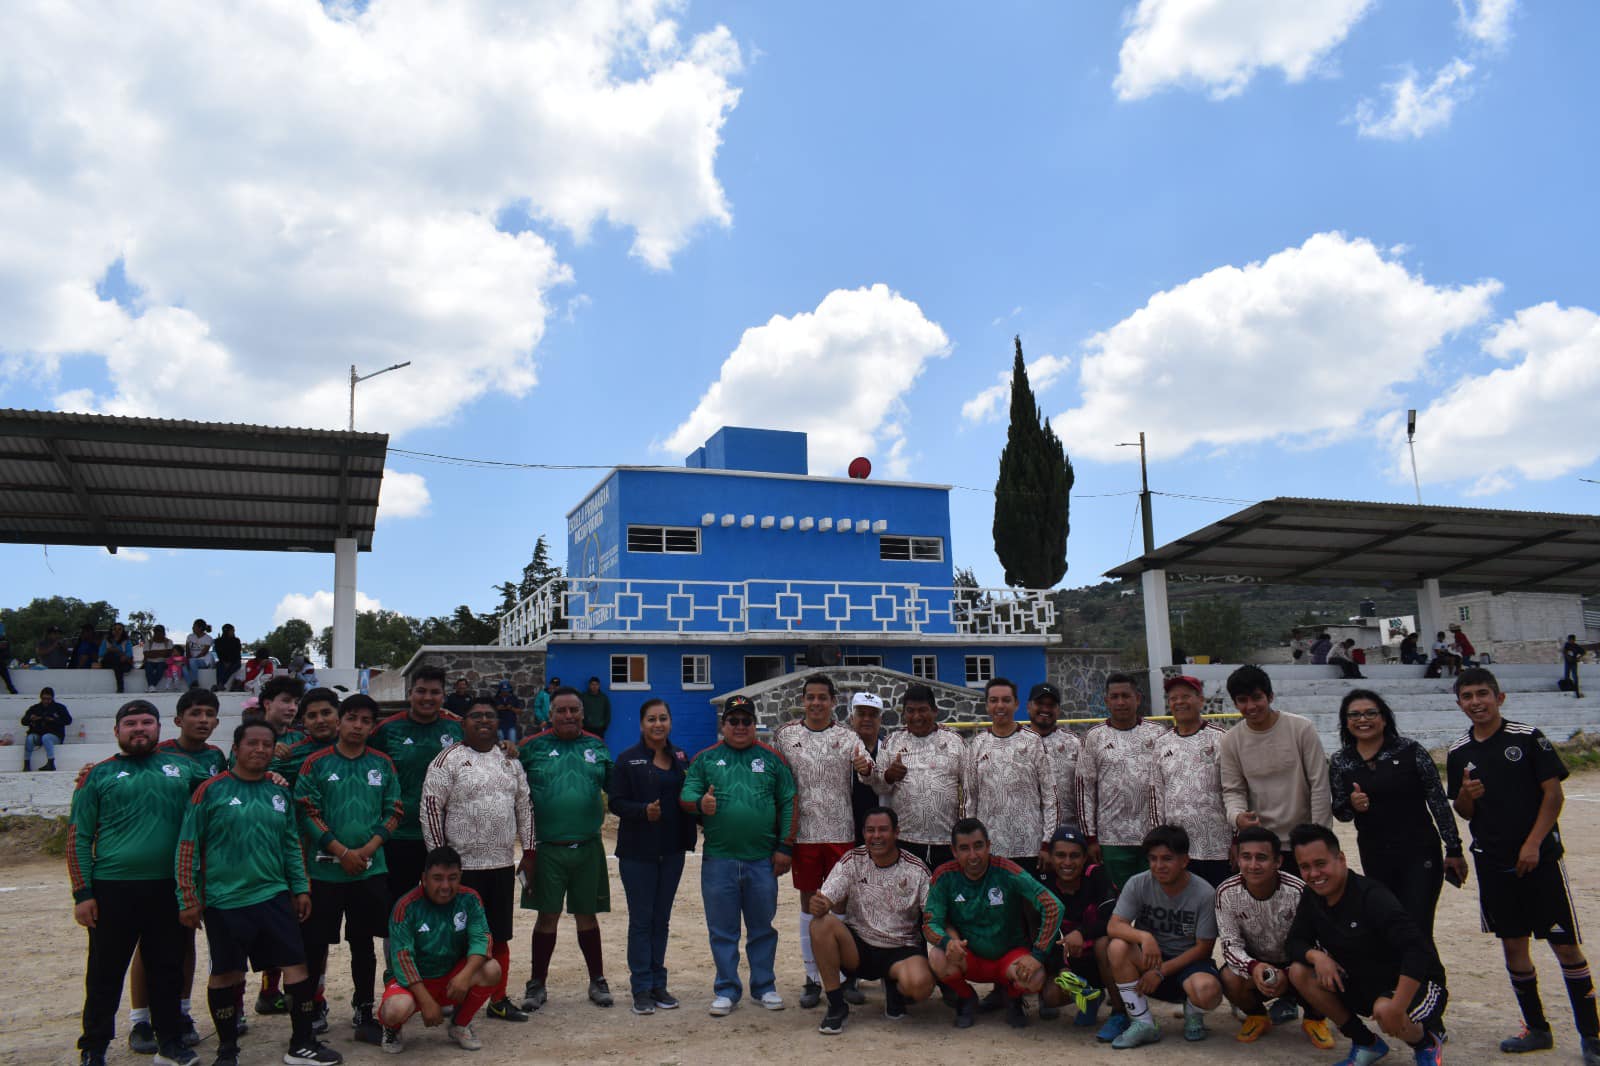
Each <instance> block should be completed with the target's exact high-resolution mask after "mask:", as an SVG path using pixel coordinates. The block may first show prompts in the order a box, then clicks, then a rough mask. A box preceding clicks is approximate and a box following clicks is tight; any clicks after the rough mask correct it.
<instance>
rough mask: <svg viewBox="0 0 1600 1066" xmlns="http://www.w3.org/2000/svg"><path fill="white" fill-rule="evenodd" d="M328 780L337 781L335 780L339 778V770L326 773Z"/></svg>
mask: <svg viewBox="0 0 1600 1066" xmlns="http://www.w3.org/2000/svg"><path fill="white" fill-rule="evenodd" d="M328 780H329V781H337V780H339V771H337V770H335V771H334V772H333V773H331V774H329V775H328Z"/></svg>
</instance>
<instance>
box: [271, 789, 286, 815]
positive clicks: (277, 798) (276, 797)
mask: <svg viewBox="0 0 1600 1066" xmlns="http://www.w3.org/2000/svg"><path fill="white" fill-rule="evenodd" d="M272 809H273V810H275V811H277V812H278V813H279V814H282V813H283V812H285V811H287V810H288V809H289V801H288V800H286V799H284V798H283V793H282V792H275V793H273V796H272Z"/></svg>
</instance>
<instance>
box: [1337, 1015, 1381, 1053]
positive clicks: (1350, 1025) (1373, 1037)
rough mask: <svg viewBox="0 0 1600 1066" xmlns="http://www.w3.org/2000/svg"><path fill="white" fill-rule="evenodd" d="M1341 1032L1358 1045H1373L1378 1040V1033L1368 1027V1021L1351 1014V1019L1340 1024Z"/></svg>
mask: <svg viewBox="0 0 1600 1066" xmlns="http://www.w3.org/2000/svg"><path fill="white" fill-rule="evenodd" d="M1339 1032H1341V1033H1343V1034H1344V1035H1345V1036H1347V1037H1349V1038H1350V1042H1351V1043H1352V1044H1354V1045H1356V1046H1357V1047H1371V1046H1372V1045H1373V1044H1376V1043H1377V1042H1378V1035H1377V1034H1376V1033H1374V1032H1373V1031H1372V1030H1371V1029H1368V1028H1367V1023H1366V1022H1364V1021H1362V1020H1361V1019H1360V1018H1358V1017H1356V1016H1355V1015H1354V1014H1352V1015H1350V1020H1349V1021H1347V1022H1345V1023H1344V1024H1343V1025H1341V1026H1339Z"/></svg>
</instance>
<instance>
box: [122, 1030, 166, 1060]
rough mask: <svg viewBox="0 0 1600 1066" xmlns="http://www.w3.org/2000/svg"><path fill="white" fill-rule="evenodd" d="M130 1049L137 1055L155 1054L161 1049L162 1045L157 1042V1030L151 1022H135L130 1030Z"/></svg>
mask: <svg viewBox="0 0 1600 1066" xmlns="http://www.w3.org/2000/svg"><path fill="white" fill-rule="evenodd" d="M128 1050H129V1051H131V1052H133V1053H134V1054H135V1055H154V1054H155V1053H156V1052H158V1051H160V1050H161V1045H160V1044H158V1043H156V1031H155V1030H154V1029H153V1028H151V1027H150V1023H149V1022H134V1023H133V1028H132V1029H129V1030H128Z"/></svg>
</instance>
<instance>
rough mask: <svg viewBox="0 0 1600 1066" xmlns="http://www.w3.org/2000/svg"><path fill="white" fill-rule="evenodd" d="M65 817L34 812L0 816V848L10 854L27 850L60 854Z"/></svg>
mask: <svg viewBox="0 0 1600 1066" xmlns="http://www.w3.org/2000/svg"><path fill="white" fill-rule="evenodd" d="M67 828H68V824H67V819H66V818H65V817H56V818H44V817H39V816H37V815H10V816H7V817H4V818H0V852H4V853H5V854H7V855H11V856H14V857H20V856H26V855H29V854H38V855H49V856H52V857H54V858H60V857H61V856H63V855H65V854H66V853H67Z"/></svg>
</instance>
